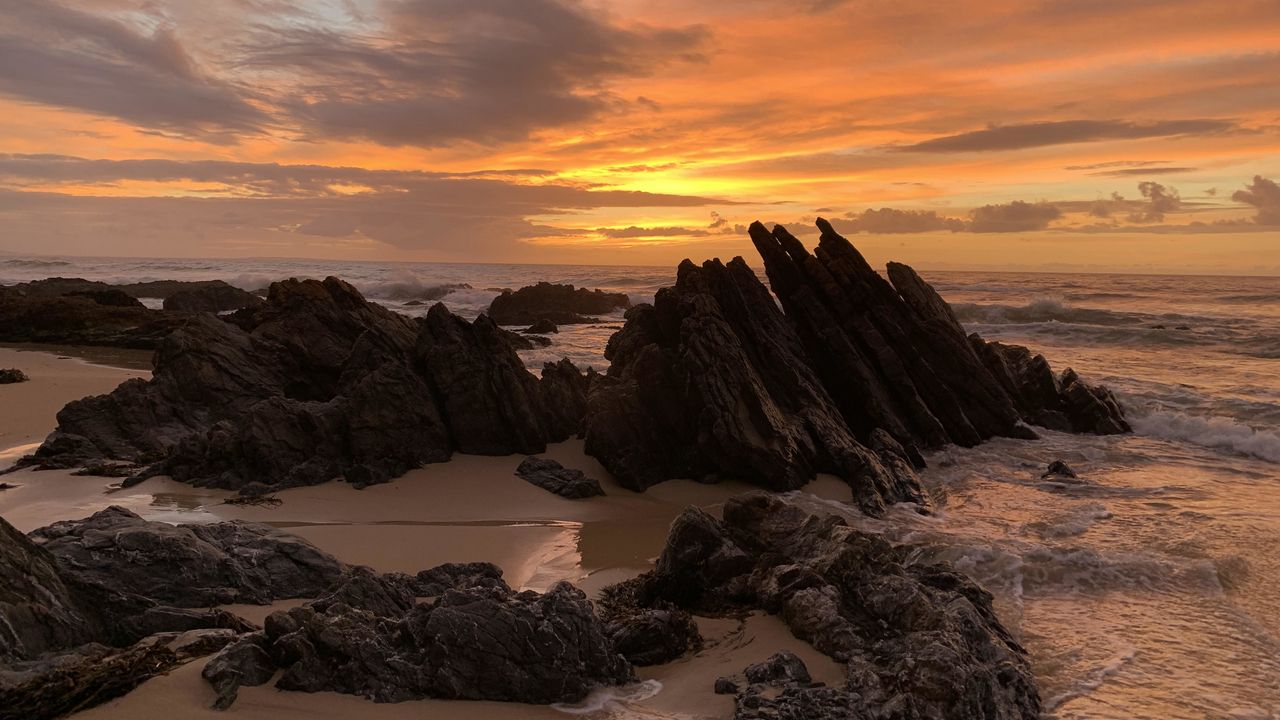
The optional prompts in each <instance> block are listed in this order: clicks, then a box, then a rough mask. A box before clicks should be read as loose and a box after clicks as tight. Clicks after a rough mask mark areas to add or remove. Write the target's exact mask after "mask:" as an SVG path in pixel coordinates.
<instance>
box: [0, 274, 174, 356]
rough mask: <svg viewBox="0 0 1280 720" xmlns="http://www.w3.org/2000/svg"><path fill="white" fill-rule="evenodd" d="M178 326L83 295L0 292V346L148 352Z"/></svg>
mask: <svg viewBox="0 0 1280 720" xmlns="http://www.w3.org/2000/svg"><path fill="white" fill-rule="evenodd" d="M93 292H95V293H96V292H97V291H93ZM183 320H184V316H182V315H166V314H165V313H162V312H160V311H159V310H148V309H146V308H145V307H142V306H141V303H135V304H133V305H127V306H125V305H114V304H106V305H104V304H100V303H98V302H95V301H94V299H93V298H91V297H88V296H85V295H83V294H82V295H67V296H62V295H46V294H42V293H34V294H33V293H28V292H26V291H20V290H14V289H13V288H12V287H9V288H0V341H2V342H29V343H58V344H68V345H110V346H114V347H125V348H140V349H152V348H155V347H156V346H157V345H158V344H159V342H160V339H161V338H163V337H164V336H166V335H168V334H169V333H170V332H171V331H172V330H173V329H174V328H176V327H178V326H180V325H181V324H182V323H183Z"/></svg>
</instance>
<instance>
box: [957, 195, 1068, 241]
mask: <svg viewBox="0 0 1280 720" xmlns="http://www.w3.org/2000/svg"><path fill="white" fill-rule="evenodd" d="M1060 217H1062V211H1061V210H1059V209H1058V208H1057V207H1056V206H1054V205H1050V204H1048V203H1043V202H1041V203H1029V202H1024V201H1022V200H1014V201H1013V202H1011V203H1006V204H1003V205H983V206H982V207H980V208H974V210H973V211H972V212H970V213H969V218H970V220H969V228H968V229H969V231H970V232H993V233H999V232H1025V231H1029V230H1044V229H1045V228H1047V227H1049V223H1050V222H1052V221H1054V220H1057V219H1058V218H1060Z"/></svg>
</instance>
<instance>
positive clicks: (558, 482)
mask: <svg viewBox="0 0 1280 720" xmlns="http://www.w3.org/2000/svg"><path fill="white" fill-rule="evenodd" d="M516 475H517V476H519V477H520V478H521V479H522V480H527V481H529V482H530V483H533V484H534V485H537V486H538V487H540V488H542V489H543V490H547V491H549V492H553V493H555V494H556V495H559V496H560V497H566V498H570V499H578V498H587V497H594V496H596V495H603V494H604V489H603V488H601V487H600V482H599V481H598V480H594V479H592V478H589V477H587V476H586V474H584V473H583V472H582V471H581V470H574V469H572V468H567V467H565V466H563V465H561V464H560V463H558V462H556V461H555V460H549V459H547V458H538V457H527V458H525V459H524V460H523V461H522V462H521V463H520V465H519V466H518V467H517V468H516Z"/></svg>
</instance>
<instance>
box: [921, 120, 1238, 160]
mask: <svg viewBox="0 0 1280 720" xmlns="http://www.w3.org/2000/svg"><path fill="white" fill-rule="evenodd" d="M1235 129H1237V126H1236V124H1235V123H1233V122H1230V121H1227V120H1163V121H1159V122H1150V123H1135V122H1128V121H1124V120H1061V121H1055V122H1038V123H1027V124H1021V125H999V126H994V127H989V128H986V129H985V130H975V131H972V132H966V133H960V134H958V135H947V136H944V137H938V138H933V139H932V140H925V141H924V142H918V143H915V144H914V145H906V146H902V147H899V148H896V149H897V150H899V151H901V152H924V153H953V152H986V151H999V150H1021V149H1024V148H1033V147H1043V146H1046V145H1063V144H1067V143H1081V142H1095V141H1099V140H1134V139H1141V138H1153V137H1172V136H1180V135H1214V134H1220V133H1224V132H1228V131H1231V130H1235Z"/></svg>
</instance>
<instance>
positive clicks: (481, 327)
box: [22, 278, 576, 489]
mask: <svg viewBox="0 0 1280 720" xmlns="http://www.w3.org/2000/svg"><path fill="white" fill-rule="evenodd" d="M504 332H505V331H503V330H502V329H501V328H499V327H498V326H497V325H495V324H494V323H493V322H492V321H490V320H489V319H488V318H486V317H484V316H481V317H480V318H478V319H477V320H476V321H475V322H474V323H468V322H466V321H464V320H462V319H460V318H458V317H456V316H454V315H453V314H451V313H450V312H449V311H448V310H447V309H446V308H445V307H444V306H443V305H439V304H437V305H436V306H434V307H432V309H431V310H430V311H429V312H428V313H427V315H426V317H424V318H421V319H415V318H409V317H406V316H403V315H399V314H396V313H393V312H391V311H389V310H386V309H385V308H382V307H380V306H378V305H375V304H373V303H369V302H366V301H365V300H364V298H363V297H361V296H360V294H359V293H358V292H357V291H356V290H355V288H353V287H351V286H350V285H348V284H346V283H344V282H342V281H341V280H338V279H336V278H329V279H327V280H325V281H324V282H319V281H315V280H303V281H298V280H290V281H285V282H279V283H275V284H273V285H272V286H271V289H270V292H269V293H268V298H267V301H266V303H265V304H263V305H261V306H258V307H253V308H246V309H243V310H239V311H237V312H235V313H233V314H231V315H229V316H226V317H225V318H218V317H213V316H211V315H208V314H203V313H199V314H194V315H190V316H187V319H186V321H185V322H184V323H183V324H182V326H181V327H180V328H179V329H178V330H176V331H175V332H173V333H172V334H171V335H169V336H168V337H166V338H165V339H164V340H163V342H162V343H161V345H160V347H159V348H158V350H157V352H156V355H155V370H154V372H153V374H152V378H151V379H149V380H142V379H137V380H131V381H128V382H126V383H124V384H122V385H121V386H120V387H118V388H117V389H116V390H115V391H113V392H112V393H111V394H109V395H103V396H98V397H91V398H86V399H83V400H78V401H75V402H72V403H70V404H68V405H67V406H66V407H65V408H63V409H62V411H61V412H60V413H59V414H58V429H57V430H56V431H55V432H54V433H53V434H52V435H50V436H49V438H48V439H47V440H46V441H45V443H44V444H43V445H42V446H41V447H40V448H39V449H38V450H37V451H36V453H35V455H34V456H32V457H30V458H27V459H24V460H23V461H22V463H23V464H26V465H35V466H37V467H76V466H83V465H88V464H100V463H102V462H104V461H119V462H125V463H133V464H139V465H146V466H147V467H146V469H144V470H143V471H141V472H140V473H139V474H138V475H135V476H134V477H133V478H131V479H130V480H128V481H126V482H128V483H130V484H131V483H133V482H137V481H140V480H143V479H146V478H147V477H150V476H152V475H156V474H167V475H170V476H172V477H173V478H175V479H177V480H180V481H183V482H190V483H193V484H196V485H202V486H211V487H221V488H227V489H241V488H244V487H247V486H253V487H258V488H261V487H262V486H270V487H276V488H278V487H290V486H297V485H307V484H316V483H320V482H325V481H328V480H334V479H344V480H346V481H347V482H349V483H351V484H352V485H355V486H357V487H364V486H366V485H370V484H374V483H378V482H385V481H386V480H388V479H390V478H393V477H397V476H399V475H401V474H403V473H404V472H406V471H407V470H409V469H411V468H413V467H417V466H419V465H421V464H423V463H429V462H440V461H444V460H447V459H448V458H449V457H450V455H451V454H452V453H453V452H454V451H462V452H468V453H477V454H494V455H504V454H509V453H514V452H520V453H536V452H542V451H543V450H544V449H545V447H546V443H547V442H549V441H558V440H563V439H565V437H567V434H568V432H569V430H568V429H566V428H565V423H564V421H563V419H562V418H561V417H560V411H559V410H558V409H557V410H556V411H552V410H549V409H548V403H547V400H546V397H544V391H543V387H542V384H541V383H540V381H539V380H538V378H536V377H535V376H533V375H531V374H530V373H529V372H528V371H527V370H525V368H524V366H523V364H522V363H521V361H520V359H519V357H518V356H517V355H516V354H515V352H514V351H513V349H512V348H511V346H510V344H509V343H508V342H507V340H506V337H505V335H504ZM570 367H571V366H570ZM565 372H566V373H568V372H571V371H570V370H569V369H568V368H565ZM573 372H576V369H574V370H573ZM562 386H563V382H561V383H560V385H557V387H556V388H555V389H554V390H555V393H556V395H557V396H558V395H559V393H560V389H561V387H562Z"/></svg>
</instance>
